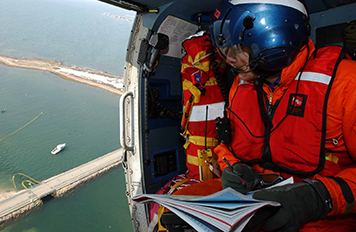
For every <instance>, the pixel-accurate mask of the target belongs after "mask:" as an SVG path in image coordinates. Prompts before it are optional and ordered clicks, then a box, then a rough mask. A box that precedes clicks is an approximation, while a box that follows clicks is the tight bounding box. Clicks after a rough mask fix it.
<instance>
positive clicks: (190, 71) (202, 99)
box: [181, 32, 226, 180]
mask: <svg viewBox="0 0 356 232" xmlns="http://www.w3.org/2000/svg"><path fill="white" fill-rule="evenodd" d="M209 37H210V35H209V34H206V33H202V32H200V33H198V34H196V35H193V36H191V37H189V38H188V39H186V40H185V41H184V42H183V49H184V50H185V55H184V57H183V58H182V66H181V72H182V80H183V105H186V103H187V102H188V101H189V99H190V98H191V96H192V94H193V95H194V91H198V92H199V100H197V99H198V97H197V96H195V95H194V105H193V106H192V109H191V114H193V113H194V112H196V111H197V108H198V107H199V106H208V107H210V108H209V109H210V110H209V111H213V110H212V109H214V108H211V104H216V103H221V104H223V102H224V98H223V96H222V94H221V91H220V88H219V86H218V83H217V80H216V78H218V77H217V76H216V71H219V72H220V73H222V72H223V71H224V69H225V67H226V63H225V62H223V60H222V59H221V57H220V55H219V54H218V53H217V52H216V48H214V49H212V47H211V46H210V45H211V41H210V40H209ZM213 62H216V64H215V65H216V69H218V70H215V68H213ZM194 74H196V75H194ZM196 77H199V78H200V82H199V78H196ZM188 82H189V84H190V85H191V87H192V88H184V84H186V83H188ZM203 88H204V90H202V89H203ZM193 90H194V91H193ZM200 91H203V93H202V94H201V93H200ZM200 94H201V95H200ZM221 115H222V112H221ZM183 116H185V114H184V115H183ZM183 119H185V123H184V125H182V126H184V127H186V131H184V132H183V135H184V136H186V142H187V143H186V144H185V147H184V148H185V149H186V155H187V157H188V156H189V157H193V159H194V158H196V162H198V151H199V150H204V149H205V148H206V146H207V147H208V148H214V147H215V146H216V144H215V145H214V146H210V145H209V144H207V145H206V146H205V145H204V144H194V143H190V142H189V141H190V140H189V137H190V136H200V137H205V136H206V137H207V138H211V139H216V140H217V134H216V131H215V120H213V119H211V120H207V121H206V116H205V115H204V116H202V117H201V118H200V119H201V120H196V121H193V120H191V119H189V118H183ZM182 121H183V120H182ZM191 161H192V159H189V158H187V159H186V166H187V169H188V173H187V174H186V175H187V178H189V179H196V180H199V179H200V178H199V176H200V175H199V166H197V163H195V162H191ZM209 172H210V171H209Z"/></svg>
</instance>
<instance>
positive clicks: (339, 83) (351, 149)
mask: <svg viewBox="0 0 356 232" xmlns="http://www.w3.org/2000/svg"><path fill="white" fill-rule="evenodd" d="M309 48H310V53H309V54H310V55H309V56H312V52H313V51H314V50H315V47H314V45H313V43H312V42H311V40H310V41H309ZM307 54H308V50H307V48H306V47H304V49H302V50H301V52H300V53H299V54H298V56H297V58H296V60H295V61H294V62H293V63H292V64H291V65H290V66H288V67H287V68H285V69H284V70H283V71H282V74H281V81H280V83H279V86H278V87H277V88H276V89H275V91H274V92H273V98H272V102H273V104H274V103H276V101H278V100H279V99H280V98H281V96H282V95H283V94H284V92H285V90H286V89H287V88H288V87H289V85H290V84H291V82H292V81H293V79H294V78H295V77H296V76H297V74H298V72H299V70H300V68H301V67H302V66H303V64H304V61H305V57H306V56H307ZM238 83H239V79H238V78H235V81H234V83H233V85H232V87H231V89H230V100H231V98H232V96H233V93H234V92H235V91H236V88H238ZM264 91H265V92H266V93H267V96H270V95H269V94H270V93H271V90H270V87H269V86H268V85H265V86H264ZM355 115H356V62H355V61H352V60H343V61H342V62H341V63H340V65H339V67H338V69H337V73H336V76H335V80H334V83H333V86H332V89H331V91H330V95H329V100H328V107H327V127H326V144H325V148H326V153H331V154H333V155H335V156H336V157H337V158H338V163H337V164H335V163H334V162H331V161H326V164H325V165H326V166H327V167H328V168H326V169H332V170H333V172H336V173H338V174H336V176H337V177H340V178H342V179H344V180H345V181H346V182H347V183H348V185H349V186H350V188H351V189H352V192H353V195H354V196H355V195H356V142H355V141H356V117H355ZM333 139H334V141H333ZM335 141H336V142H335ZM214 151H215V153H216V154H218V156H219V159H218V162H219V165H220V167H221V169H222V170H223V169H224V168H226V167H227V165H226V164H225V162H224V161H223V160H222V157H225V158H226V159H227V160H228V161H230V163H235V162H239V160H237V159H236V158H235V157H234V156H233V154H232V153H231V152H230V151H229V150H228V148H227V147H226V146H225V145H223V144H221V145H219V146H217V147H216V148H215V150H214ZM256 167H258V168H257V169H258V171H260V172H261V171H263V172H268V170H263V168H261V167H259V166H257V165H256ZM328 175H331V173H330V172H325V171H322V172H320V173H319V175H317V176H316V177H315V178H316V179H319V180H321V181H322V182H323V183H324V184H325V186H326V187H327V189H328V190H329V192H330V195H331V197H332V201H333V207H334V208H333V211H332V212H331V213H330V214H329V215H330V216H332V215H340V214H342V213H343V212H344V211H345V207H346V202H345V199H344V197H343V194H342V191H341V189H340V186H339V185H338V184H337V183H336V182H335V181H333V180H331V179H328V178H326V177H323V176H328ZM302 178H305V177H298V178H296V179H297V181H298V180H301V179H302ZM355 198H356V196H355ZM352 213H356V207H354V208H353V210H352ZM355 218H356V217H355ZM347 220H351V219H347ZM355 220H356V219H354V221H352V223H355ZM352 223H351V224H352ZM352 225H354V224H352ZM354 228H355V227H354ZM345 231H347V230H345Z"/></svg>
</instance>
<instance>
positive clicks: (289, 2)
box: [229, 0, 308, 15]
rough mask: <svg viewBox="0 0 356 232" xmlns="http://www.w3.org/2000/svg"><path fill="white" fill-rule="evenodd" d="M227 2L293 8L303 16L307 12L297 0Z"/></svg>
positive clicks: (231, 0)
mask: <svg viewBox="0 0 356 232" xmlns="http://www.w3.org/2000/svg"><path fill="white" fill-rule="evenodd" d="M229 2H230V3H231V4H233V5H238V4H250V3H261V4H275V5H282V6H288V7H291V8H294V9H296V10H298V11H300V12H302V13H303V14H305V15H308V12H307V10H306V9H305V7H304V5H303V3H301V2H299V1H298V0H230V1H229Z"/></svg>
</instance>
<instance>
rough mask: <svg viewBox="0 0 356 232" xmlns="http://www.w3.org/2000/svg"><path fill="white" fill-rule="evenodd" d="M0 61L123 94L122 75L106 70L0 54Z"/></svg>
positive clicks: (11, 65)
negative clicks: (109, 72)
mask: <svg viewBox="0 0 356 232" xmlns="http://www.w3.org/2000/svg"><path fill="white" fill-rule="evenodd" d="M0 63H1V64H4V65H7V66H10V67H18V68H29V69H36V70H42V71H47V72H51V73H53V74H56V75H58V76H60V77H62V78H64V79H67V80H71V81H76V82H80V83H83V84H87V85H90V86H94V87H97V88H101V89H104V90H106V91H109V92H112V93H114V94H117V95H121V94H122V89H123V82H122V77H120V76H115V75H112V74H108V73H106V72H102V71H95V70H89V69H83V68H78V67H68V66H65V65H62V64H61V62H59V61H51V60H41V59H18V58H13V57H9V56H3V55H0Z"/></svg>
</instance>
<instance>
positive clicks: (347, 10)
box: [310, 3, 356, 47]
mask: <svg viewBox="0 0 356 232" xmlns="http://www.w3.org/2000/svg"><path fill="white" fill-rule="evenodd" d="M355 12H356V3H353V4H349V5H345V6H341V7H336V8H334V9H330V10H327V11H321V12H318V13H313V14H310V25H311V29H312V30H311V35H310V38H311V39H312V40H313V42H314V43H316V44H317V45H318V43H317V40H318V41H322V42H324V43H326V44H321V45H319V47H322V45H332V44H337V45H342V35H341V34H340V32H341V31H342V27H343V26H344V25H343V23H348V22H350V21H352V20H355V19H356V15H355ZM331 25H336V26H335V27H334V28H333V27H329V29H326V30H325V32H324V34H322V35H321V34H319V36H322V37H324V38H320V37H319V38H318V39H317V37H318V36H317V35H318V33H317V31H318V29H319V31H321V30H320V28H323V27H327V26H331ZM338 25H339V26H338ZM338 27H339V28H338ZM328 41H330V42H328ZM334 41H338V42H337V43H335V42H334Z"/></svg>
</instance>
